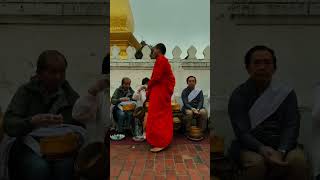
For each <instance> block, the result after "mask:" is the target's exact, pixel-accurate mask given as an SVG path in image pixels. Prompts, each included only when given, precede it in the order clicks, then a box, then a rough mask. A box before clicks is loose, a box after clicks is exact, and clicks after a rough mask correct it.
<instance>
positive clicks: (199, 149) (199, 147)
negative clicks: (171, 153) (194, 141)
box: [194, 145, 202, 151]
mask: <svg viewBox="0 0 320 180" xmlns="http://www.w3.org/2000/svg"><path fill="white" fill-rule="evenodd" d="M194 147H195V149H196V151H202V148H201V146H200V145H194Z"/></svg>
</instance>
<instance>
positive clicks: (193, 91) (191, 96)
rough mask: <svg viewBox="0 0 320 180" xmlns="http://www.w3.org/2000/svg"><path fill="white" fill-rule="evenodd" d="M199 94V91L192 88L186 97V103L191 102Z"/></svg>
mask: <svg viewBox="0 0 320 180" xmlns="http://www.w3.org/2000/svg"><path fill="white" fill-rule="evenodd" d="M200 92H201V89H199V88H194V89H193V90H192V91H191V92H190V94H189V95H188V101H189V102H191V101H192V100H193V99H194V98H196V97H197V96H198V94H199V93H200Z"/></svg>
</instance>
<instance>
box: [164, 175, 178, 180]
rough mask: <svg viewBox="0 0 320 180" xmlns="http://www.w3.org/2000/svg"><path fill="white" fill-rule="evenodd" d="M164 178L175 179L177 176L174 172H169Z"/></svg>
mask: <svg viewBox="0 0 320 180" xmlns="http://www.w3.org/2000/svg"><path fill="white" fill-rule="evenodd" d="M166 179H167V180H177V176H176V175H174V174H169V175H167V176H166Z"/></svg>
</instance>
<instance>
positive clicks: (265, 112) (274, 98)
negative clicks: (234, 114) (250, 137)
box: [249, 81, 293, 129]
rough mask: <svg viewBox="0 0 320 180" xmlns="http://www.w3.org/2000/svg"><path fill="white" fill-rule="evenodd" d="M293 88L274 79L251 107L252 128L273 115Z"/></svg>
mask: <svg viewBox="0 0 320 180" xmlns="http://www.w3.org/2000/svg"><path fill="white" fill-rule="evenodd" d="M292 90H293V89H292V88H290V87H288V86H286V85H284V84H281V83H278V82H274V81H272V82H271V84H270V86H269V87H268V88H267V89H266V90H265V91H264V93H263V94H262V95H261V96H260V97H259V98H258V99H257V100H256V102H255V103H254V104H253V106H252V107H251V108H250V111H249V117H250V121H251V129H254V128H255V127H257V125H259V124H260V123H262V122H263V121H264V120H266V119H267V118H268V117H269V116H271V115H272V114H273V113H274V112H275V111H276V110H277V109H278V108H279V106H280V105H281V103H282V102H283V101H284V100H285V99H286V98H287V96H288V95H289V93H290V92H291V91H292Z"/></svg>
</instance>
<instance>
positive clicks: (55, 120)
mask: <svg viewBox="0 0 320 180" xmlns="http://www.w3.org/2000/svg"><path fill="white" fill-rule="evenodd" d="M30 122H31V124H32V125H33V126H35V127H47V126H50V125H58V124H62V123H63V116H62V115H55V114H37V115H34V116H33V117H32V118H31V121H30Z"/></svg>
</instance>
